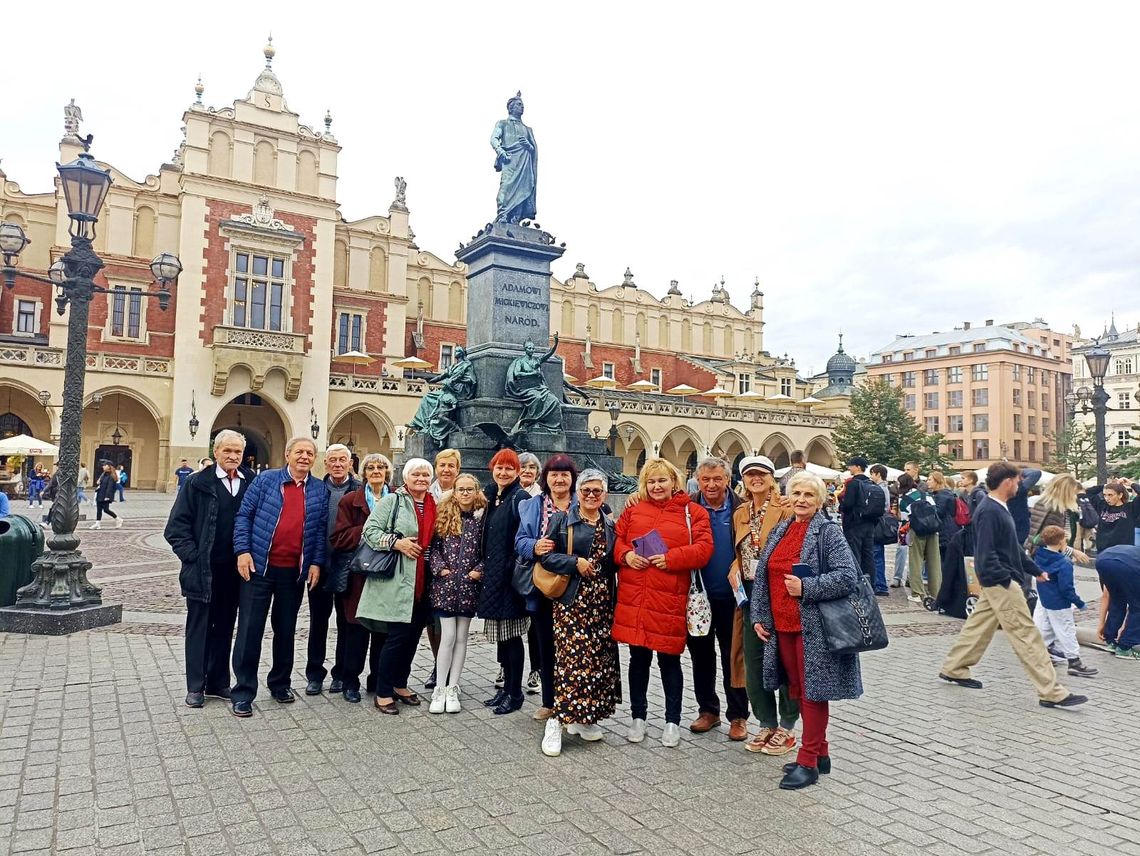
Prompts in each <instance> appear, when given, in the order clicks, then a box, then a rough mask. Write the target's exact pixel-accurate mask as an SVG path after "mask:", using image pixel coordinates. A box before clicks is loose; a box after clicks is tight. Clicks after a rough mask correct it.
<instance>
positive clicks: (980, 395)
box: [970, 386, 990, 407]
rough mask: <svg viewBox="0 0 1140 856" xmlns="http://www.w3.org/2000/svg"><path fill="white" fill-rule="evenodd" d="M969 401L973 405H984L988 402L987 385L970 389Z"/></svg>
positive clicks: (988, 391)
mask: <svg viewBox="0 0 1140 856" xmlns="http://www.w3.org/2000/svg"><path fill="white" fill-rule="evenodd" d="M970 401H971V403H972V404H973V406H974V407H985V406H987V405H988V404H989V403H990V390H989V388H988V387H984V386H983V387H982V388H981V389H974V390H971V391H970Z"/></svg>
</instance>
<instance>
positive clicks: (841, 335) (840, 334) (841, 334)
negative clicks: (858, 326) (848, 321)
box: [839, 330, 843, 354]
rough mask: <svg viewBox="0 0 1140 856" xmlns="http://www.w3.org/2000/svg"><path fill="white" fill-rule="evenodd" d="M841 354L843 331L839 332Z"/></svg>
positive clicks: (841, 350) (841, 351)
mask: <svg viewBox="0 0 1140 856" xmlns="http://www.w3.org/2000/svg"><path fill="white" fill-rule="evenodd" d="M839 353H841V354H842V353H843V331H842V330H840V331H839Z"/></svg>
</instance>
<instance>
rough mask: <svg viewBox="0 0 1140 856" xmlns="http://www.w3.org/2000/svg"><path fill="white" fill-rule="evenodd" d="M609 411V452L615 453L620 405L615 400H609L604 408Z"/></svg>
mask: <svg viewBox="0 0 1140 856" xmlns="http://www.w3.org/2000/svg"><path fill="white" fill-rule="evenodd" d="M606 410H608V411H609V412H610V454H611V455H616V454H617V444H618V429H617V423H618V419H619V418H620V417H621V405H620V404H618V403H617V402H616V401H611V402H610V403H609V406H608V407H607V408H606Z"/></svg>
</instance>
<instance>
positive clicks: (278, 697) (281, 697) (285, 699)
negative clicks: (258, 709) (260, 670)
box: [270, 687, 297, 704]
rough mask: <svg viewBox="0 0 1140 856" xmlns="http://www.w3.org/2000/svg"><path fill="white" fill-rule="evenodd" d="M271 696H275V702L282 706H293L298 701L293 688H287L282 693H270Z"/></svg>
mask: <svg viewBox="0 0 1140 856" xmlns="http://www.w3.org/2000/svg"><path fill="white" fill-rule="evenodd" d="M270 695H272V696H273V700H274V701H276V702H280V703H281V704H292V703H293V702H295V701H296V700H297V694H296V693H295V692H293V688H292V687H285V689H283V690H281V691H280V692H275V693H270Z"/></svg>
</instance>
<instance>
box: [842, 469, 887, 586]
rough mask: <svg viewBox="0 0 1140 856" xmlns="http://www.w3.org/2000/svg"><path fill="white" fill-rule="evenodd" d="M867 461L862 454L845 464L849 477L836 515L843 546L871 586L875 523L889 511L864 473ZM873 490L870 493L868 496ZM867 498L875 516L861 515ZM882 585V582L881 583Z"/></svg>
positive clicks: (873, 578)
mask: <svg viewBox="0 0 1140 856" xmlns="http://www.w3.org/2000/svg"><path fill="white" fill-rule="evenodd" d="M870 465H871V464H870V461H868V460H867V459H866V458H864V457H863V456H862V455H856V456H855V457H853V458H851V459H850V460H849V461H848V462H847V471H848V472H849V473H851V478H849V479H848V480H847V484H846V486H845V487H844V488H843V498H842V499H841V500H840V501H839V514H840V517H841V519H842V520H843V534H844V535H846V536H847V543H848V544H849V545H850V547H851V552H852V553H854V554H855V561H856V563H858V565H859V570H861V571H862V572H863V573H864V574H866V575H867V576H868V577H869V578H870V579H871V582H872V584H873V583H874V581H875V524H876V523H878V522H879V518H880V517H882V516H883V512H885V511H886V510H887V508H889V507H890V506H889V504H887V505H882V498H881V492H880V489H879V488H878V487H876V486H875V484H874V483H873V482H872V481H871V480H870V479H869V478H867V475H866V472H867V467H869V466H870ZM872 491H873V493H872ZM867 495H871V496H873V497H874V499H875V500H876V502H877V503H878V504H877V505H875V507H876V508H879V513H878V514H875V515H868V516H864V514H863V509H864V508H865V507H866V502H865V501H864V497H865V496H867ZM884 583H885V580H884Z"/></svg>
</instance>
